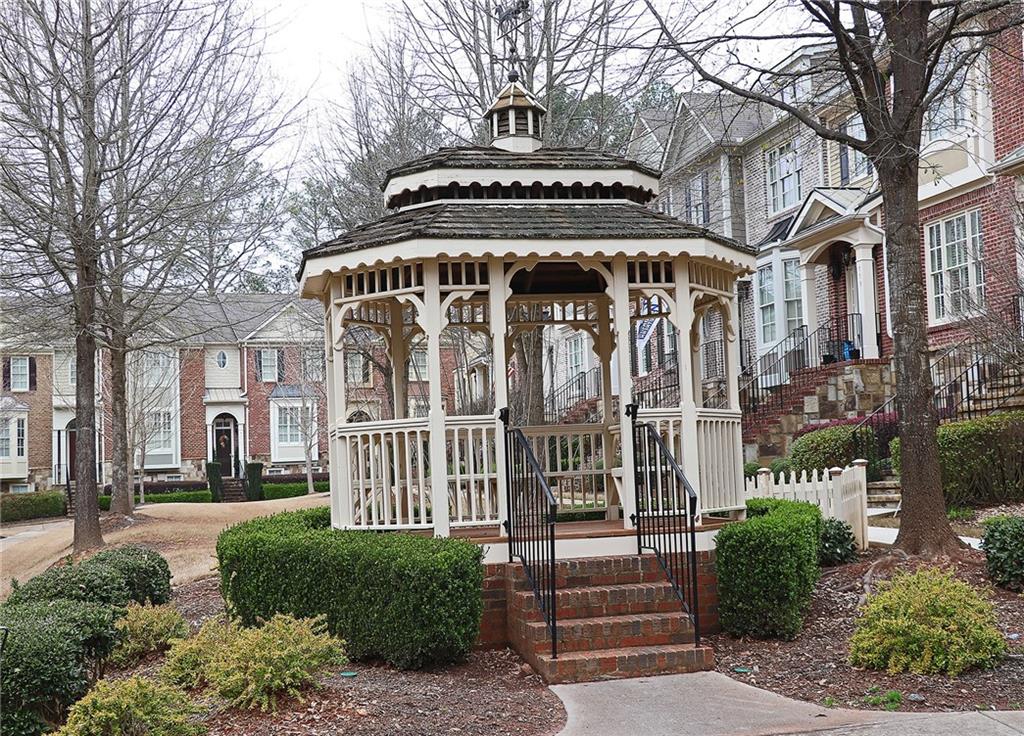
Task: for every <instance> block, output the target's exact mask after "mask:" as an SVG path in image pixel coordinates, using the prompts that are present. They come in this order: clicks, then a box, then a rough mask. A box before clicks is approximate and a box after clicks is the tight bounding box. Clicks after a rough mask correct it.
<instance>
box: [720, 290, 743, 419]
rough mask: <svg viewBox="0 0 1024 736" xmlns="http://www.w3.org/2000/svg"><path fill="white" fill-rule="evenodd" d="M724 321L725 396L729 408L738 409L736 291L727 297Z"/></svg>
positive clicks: (738, 356)
mask: <svg viewBox="0 0 1024 736" xmlns="http://www.w3.org/2000/svg"><path fill="white" fill-rule="evenodd" d="M722 316H723V317H724V318H725V319H726V320H727V322H726V324H725V328H726V329H724V330H723V334H724V337H725V380H726V390H727V394H726V396H728V397H729V408H730V409H735V410H737V411H738V410H739V408H740V381H739V376H740V341H739V334H740V302H739V296H738V295H737V294H736V290H735V289H734V290H733V293H732V296H731V297H729V302H728V313H727V314H723V315H722Z"/></svg>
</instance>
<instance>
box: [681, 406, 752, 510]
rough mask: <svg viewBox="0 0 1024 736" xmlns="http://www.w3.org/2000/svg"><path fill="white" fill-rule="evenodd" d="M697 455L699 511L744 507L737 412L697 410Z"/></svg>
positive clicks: (741, 435)
mask: <svg viewBox="0 0 1024 736" xmlns="http://www.w3.org/2000/svg"><path fill="white" fill-rule="evenodd" d="M697 458H698V465H699V478H700V508H701V512H702V513H712V512H715V513H724V512H729V511H740V510H742V509H743V508H745V505H746V501H745V499H744V495H743V429H742V425H741V414H740V412H738V411H735V410H733V409H698V410H697ZM684 470H685V468H684Z"/></svg>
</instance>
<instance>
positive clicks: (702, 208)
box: [686, 172, 711, 225]
mask: <svg viewBox="0 0 1024 736" xmlns="http://www.w3.org/2000/svg"><path fill="white" fill-rule="evenodd" d="M709 206H710V202H709V201H708V175H707V172H704V173H703V174H701V175H700V176H695V177H693V178H692V179H690V182H689V184H687V186H686V220H687V222H692V223H693V224H695V225H707V224H708V222H709V221H710V220H711V213H710V211H709Z"/></svg>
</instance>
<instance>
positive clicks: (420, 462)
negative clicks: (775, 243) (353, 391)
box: [299, 79, 754, 558]
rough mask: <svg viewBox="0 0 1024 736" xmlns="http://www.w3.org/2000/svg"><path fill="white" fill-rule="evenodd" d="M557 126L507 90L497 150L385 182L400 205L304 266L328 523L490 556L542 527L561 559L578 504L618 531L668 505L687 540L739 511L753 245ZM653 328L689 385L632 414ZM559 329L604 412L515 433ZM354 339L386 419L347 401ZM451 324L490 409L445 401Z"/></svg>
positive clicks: (497, 116)
mask: <svg viewBox="0 0 1024 736" xmlns="http://www.w3.org/2000/svg"><path fill="white" fill-rule="evenodd" d="M544 114H545V110H544V108H543V107H542V106H541V105H540V104H539V103H538V101H537V100H536V99H535V98H534V97H533V95H532V94H531V93H530V92H529V91H528V90H527V89H526V88H525V87H524V86H522V85H521V84H520V83H519V82H518V81H516V80H515V79H513V80H512V81H510V83H509V84H508V86H507V87H506V88H505V89H504V90H503V91H502V92H501V94H500V95H499V96H498V97H497V99H496V100H495V101H494V103H493V104H492V105H491V107H490V109H488V110H487V112H486V114H485V119H486V121H487V124H488V126H489V130H490V133H491V138H492V142H491V145H489V146H465V147H458V148H443V149H441V150H439V151H437V152H436V153H433V154H430V155H427V156H424V157H422V158H419V159H417V160H414V161H410V162H408V163H406V164H404V165H402V166H399V167H397V168H395V169H392V170H391V171H390V172H388V175H387V178H386V181H385V182H384V186H383V189H384V197H385V200H386V204H387V207H388V209H389V210H391V213H390V214H388V215H387V216H385V217H383V218H382V219H380V220H377V221H376V222H371V223H369V224H367V225H363V226H360V227H358V228H355V229H353V230H351V231H349V232H346V233H344V234H343V235H340V236H339V237H337V238H335V239H333V240H330V241H328V242H325V243H323V244H321V245H319V246H316V247H314V248H311V249H309V250H307V251H306V252H305V253H304V255H303V260H302V265H301V271H300V274H299V280H300V290H301V294H302V296H304V297H306V298H311V299H318V300H320V301H321V303H322V304H323V307H324V326H325V334H326V359H327V386H328V402H327V404H328V416H327V424H326V431H327V432H328V434H329V438H330V478H331V519H332V524H333V526H335V527H336V528H341V529H372V530H423V531H426V532H429V533H432V534H434V535H436V536H449V535H452V534H456V533H458V534H463V535H466V536H471V537H473V538H477V539H489V540H491V542H494V543H495V544H497V545H498V546H501V544H503V542H501V541H499V540H505V539H507V538H508V537H509V536H511V537H512V539H513V544H514V545H515V544H524V543H539V542H538V540H541V539H547V538H548V536H550V537H551V541H550V546H551V550H552V551H551V552H550V554H551V555H552V556H554V555H555V554H557V555H558V556H566V555H571V554H572V552H570V551H566V552H564V553H563V552H561V551H559V552H558V553H555V552H553V550H554V538H555V537H556V536H557V537H559V538H561V536H560V535H562V534H563V533H565V534H569V530H570V527H572V524H573V522H571V521H566V522H561V521H558V522H556V519H561V518H571V517H572V515H573V513H578V512H584V511H585V512H588V513H589V515H590V516H589V518H590V520H591V523H593V517H594V515H595V514H596V515H598V516H603V518H604V520H603V521H602V522H601V523H602V525H603V526H602V527H601V528H604V529H610V528H614V529H617V530H618V536H620V537H629V536H630V535H632V534H633V533H634V529H635V528H636V527H637V526H639V527H641V529H640V531H641V532H642V527H643V526H644V524H645V523H652V522H651V519H654V520H656V521H659V523H660V521H663V520H664V519H665V518H666V516H668V515H671V514H673V513H677V514H680V515H683V516H685V517H687V519H688V522H687V523H688V524H689V525H690V526H689V527H688V528H689V529H690V530H691V531H692V527H693V524H695V523H699V522H700V517H701V516H702V515H704V516H706V515H708V514H714V515H723V516H728V515H735V514H740V513H742V509H743V507H744V498H743V471H742V441H741V430H740V412H739V401H738V388H737V387H738V383H737V378H738V373H739V364H740V361H739V341H738V339H737V337H738V335H737V333H738V323H739V317H738V308H737V299H736V289H735V282H736V279H737V278H739V277H740V276H743V275H745V274H747V273H750V272H751V271H752V270H753V267H754V254H753V252H752V251H751V250H750V249H748V248H747V247H745V246H742V245H738V244H737V243H735V242H733V241H732V240H730V239H728V238H725V237H722V236H719V235H717V234H715V233H713V232H710V231H708V230H705V229H703V228H700V227H695V226H693V225H690V224H686V223H683V222H681V221H679V220H676V219H674V218H672V217H669V216H667V215H664V214H661V213H659V212H655V211H654V210H652V209H651V208H649V207H648V206H647V205H648V204H649V203H650V202H651V200H652V199H653V198H654V197H655V196H656V195H657V193H658V172H656V171H654V170H651V169H650V168H648V167H646V166H644V165H641V164H639V163H637V162H634V161H630V160H627V159H625V158H623V157H620V156H616V155H612V154H609V153H603V152H599V151H592V150H584V149H577V148H548V147H544V146H543V145H542V144H541V139H542V135H541V133H542V125H543V122H544ZM711 311H717V312H719V313H720V315H721V320H722V324H723V325H724V328H725V329H724V333H725V335H726V345H727V347H726V350H725V356H726V357H725V363H726V368H725V376H726V382H727V384H726V385H727V386H728V390H727V391H726V392H725V393H726V395H725V398H724V399H723V398H722V397H718V398H717V399H716V400H715V401H714V402H713V405H705V402H706V399H705V392H704V391H703V390H702V385H701V378H700V371H699V340H700V331H699V325H700V320H701V319H702V318H703V317H704V316H705V315H706V314H708V313H709V312H711ZM658 319H666V320H668V321H669V322H670V323H671V324H672V325H673V327H674V330H672V331H671V334H672V335H673V339H674V340H675V341H676V345H675V350H674V352H675V353H676V356H677V360H676V366H677V367H676V369H675V370H676V372H677V375H676V376H675V380H676V383H677V385H678V390H677V391H674V392H661V393H660V394H659V395H660V396H661V397H662V399H661V400H660V401H659V402H656V403H655V404H654V405H638V403H637V402H636V401H635V400H634V398H635V392H634V380H635V378H636V376H635V375H634V370H633V367H632V366H631V361H630V359H629V355H630V352H631V341H633V340H635V335H636V330H637V326H638V325H639V324H641V323H644V322H645V321H650V320H658ZM552 324H564V325H571V326H572V327H573V328H574V329H578V330H583V331H586V332H587V333H589V334H590V335H591V336H592V338H593V345H594V351H595V353H596V354H597V357H598V362H599V364H600V367H601V378H600V382H599V384H600V386H601V396H600V398H599V401H598V403H599V407H600V412H599V413H598V414H599V417H600V418H599V419H598V420H596V421H590V422H587V423H579V424H573V423H564V422H563V423H547V424H544V423H540V424H535V425H533V426H522V424H521V422H520V421H518V420H517V417H516V416H514V415H512V416H510V414H509V412H508V411H507V410H506V407H508V406H509V405H510V383H511V382H510V380H509V377H510V376H513V377H515V376H516V371H517V365H521V364H520V363H519V362H518V361H517V358H516V355H515V353H516V344H517V341H516V337H517V336H518V335H520V334H521V333H523V332H524V331H529V330H536V329H538V327H543V326H545V325H552ZM356 328H358V329H361V330H364V331H370V332H372V333H373V334H375V335H378V336H379V337H380V339H381V340H382V343H383V344H384V345H385V346H386V352H387V359H388V361H389V362H390V364H391V365H392V366H395V370H393V371H391V377H392V381H393V383H392V386H391V387H390V388H391V394H392V395H393V397H394V412H393V413H394V417H393V418H387V419H382V420H370V421H367V416H366V415H365V413H362V412H356V413H355V414H354V413H353V412H352V411H351V407H350V406H349V405H348V404H347V402H346V380H345V379H346V356H347V355H348V351H349V350H350V345H349V343H348V342H347V341H346V332H347V331H349V330H353V329H356ZM454 328H458V329H462V330H468V331H469V332H471V333H472V334H474V335H477V336H479V338H480V339H481V340H485V341H487V342H489V345H490V354H491V359H490V369H489V370H488V371H486V375H487V376H488V379H487V380H488V382H489V384H490V385H488V386H486V387H485V389H484V390H485V392H489V395H490V397H492V398H493V400H492V401H490V402H487V405H488V406H492V407H494V409H493V411H488V413H486V414H468V415H466V414H462V413H460V412H457V411H455V410H454V407H452V406H446V403H450V402H446V401H445V398H444V393H443V390H442V386H443V385H444V381H445V380H447V379H448V376H447V375H446V374H447V373H449V372H450V368H448V367H443V361H442V353H443V346H444V345H445V344H446V343H445V335H446V333H447V331H450V330H452V329H454ZM414 340H415V341H416V342H417V343H422V344H425V346H426V367H427V372H428V376H427V378H428V382H429V395H428V397H427V407H428V409H427V411H425V412H423V411H416V412H413V411H410V401H409V396H408V379H409V371H408V369H407V368H406V366H408V364H409V360H410V346H411V344H412V342H413V341H414ZM666 396H668V397H670V398H668V399H665V398H664V397H666ZM512 398H514V397H512ZM356 414H358V416H356ZM422 414H426V415H425V416H422ZM321 429H323V427H322V428H321ZM541 527H543V528H544V529H547V531H542V530H541ZM623 530H625V531H623ZM545 535H546V536H545ZM641 546H643V539H641ZM634 549H635V546H634ZM566 550H569V548H568V547H566ZM508 552H509V554H514V555H515V556H517V557H520V558H523V556H524V554H525V555H526V556H527V557H529V556H530V554H531V553H529V552H528V551H525V552H524V551H523V550H519V551H516V549H510V550H508ZM499 554H501V553H499ZM537 554H539V553H537V552H534V553H533V556H534V557H536V556H537Z"/></svg>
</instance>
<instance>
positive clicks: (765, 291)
mask: <svg viewBox="0 0 1024 736" xmlns="http://www.w3.org/2000/svg"><path fill="white" fill-rule="evenodd" d="M757 304H758V309H759V310H760V312H761V343H762V344H763V345H769V344H771V343H773V342H775V272H774V271H773V270H772V267H771V266H770V265H769V266H761V268H759V269H757Z"/></svg>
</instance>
